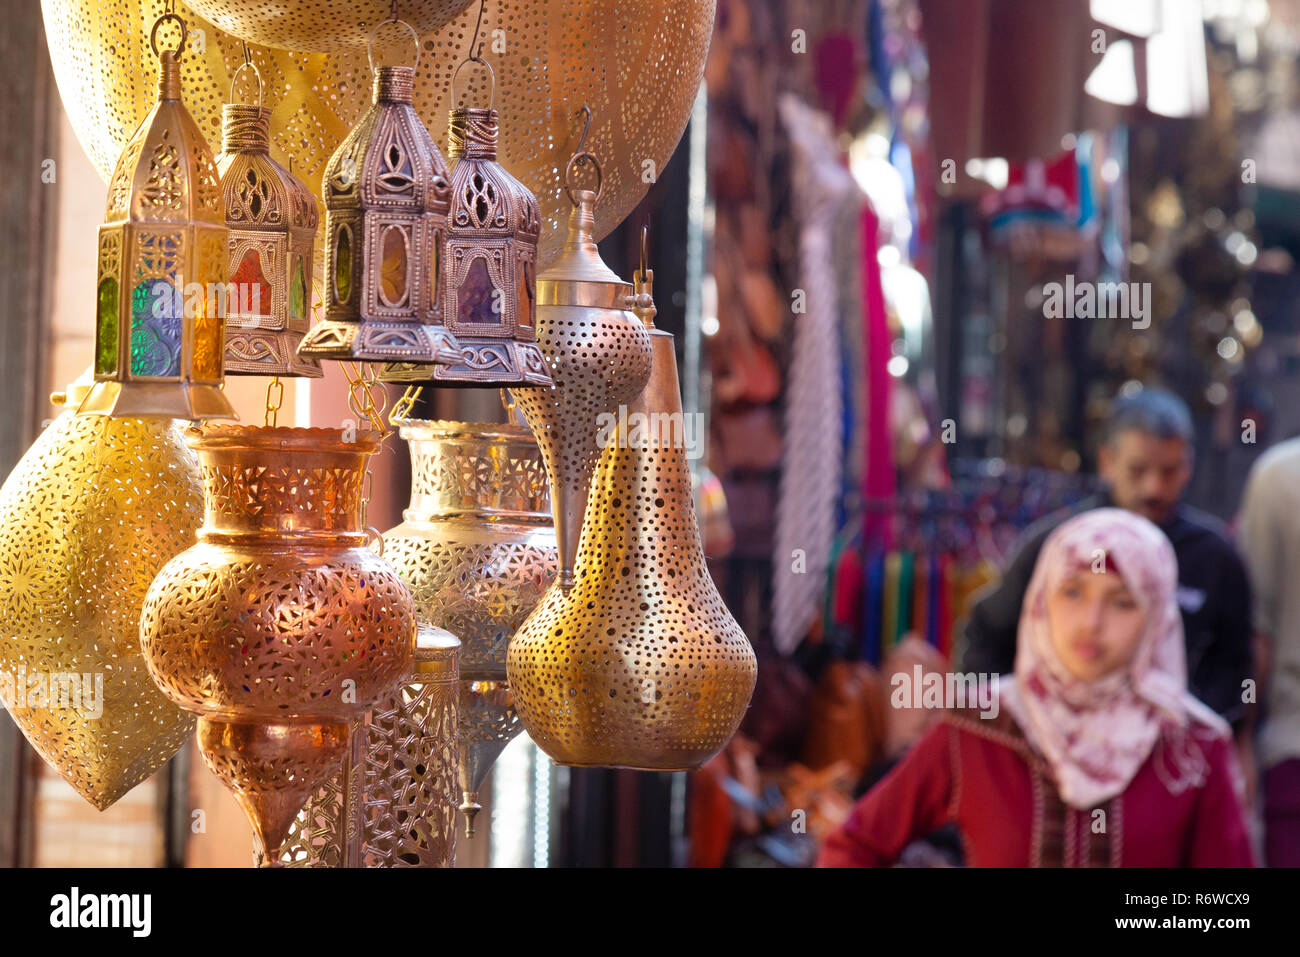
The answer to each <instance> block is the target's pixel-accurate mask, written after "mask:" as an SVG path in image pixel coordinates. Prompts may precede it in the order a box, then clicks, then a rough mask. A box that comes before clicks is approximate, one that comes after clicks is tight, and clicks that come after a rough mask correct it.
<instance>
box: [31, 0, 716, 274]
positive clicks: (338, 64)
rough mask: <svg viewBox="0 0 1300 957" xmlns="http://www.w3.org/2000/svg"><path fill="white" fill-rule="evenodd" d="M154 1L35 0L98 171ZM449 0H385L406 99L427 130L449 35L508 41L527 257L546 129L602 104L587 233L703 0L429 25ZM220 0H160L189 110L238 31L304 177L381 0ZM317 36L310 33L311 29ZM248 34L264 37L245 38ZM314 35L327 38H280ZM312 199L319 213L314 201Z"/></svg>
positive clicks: (616, 191)
mask: <svg viewBox="0 0 1300 957" xmlns="http://www.w3.org/2000/svg"><path fill="white" fill-rule="evenodd" d="M163 2H164V0H41V10H42V13H43V14H44V21H45V32H46V36H47V37H48V39H49V52H50V61H51V64H52V66H53V69H54V76H55V79H56V80H57V81H58V85H59V92H60V93H61V94H62V96H63V103H64V107H65V108H66V110H67V113H68V119H69V122H70V123H71V125H72V128H73V129H74V131H75V132H76V134H77V139H78V140H79V141H80V142H81V144H82V145H83V146H84V147H85V149H86V152H87V153H88V154H89V156H90V159H91V162H92V163H94V165H95V168H96V169H97V170H98V171H99V173H100V175H101V176H103V177H104V178H105V179H108V177H109V175H110V174H111V173H112V172H113V166H114V163H115V162H116V160H117V156H118V154H119V153H120V152H121V150H122V145H123V144H124V143H125V142H126V141H127V138H128V137H129V136H130V133H131V130H133V129H134V128H135V126H136V124H137V123H138V122H139V121H140V118H141V117H143V116H144V114H145V112H146V111H147V110H148V109H149V105H150V104H149V102H148V89H147V87H146V88H144V89H142V88H141V85H140V84H138V83H124V82H122V77H123V76H124V75H126V74H127V72H128V71H131V70H134V69H137V64H138V63H139V62H141V60H142V59H143V57H144V56H145V55H147V53H148V43H149V40H148V35H149V23H150V21H151V19H152V14H151V12H150V11H156V10H159V9H161V8H162V6H163ZM449 2H450V0H419V2H418V3H415V2H408V3H404V4H401V5H400V7H399V9H400V11H401V13H403V14H405V15H406V18H407V19H408V20H409V21H410V22H411V23H412V24H413V25H414V26H415V28H416V29H417V30H418V31H419V32H420V38H421V47H422V49H423V50H425V51H427V54H428V55H426V56H424V57H422V58H421V61H420V69H419V72H418V73H417V74H416V77H415V103H416V104H417V108H418V110H419V113H420V116H421V118H422V119H423V120H424V122H425V124H426V125H427V126H428V128H429V132H430V133H432V134H433V137H434V139H435V140H436V141H437V142H442V141H443V137H444V136H445V129H446V124H447V113H446V108H445V97H444V95H443V94H444V91H445V90H446V89H447V85H448V83H449V81H450V79H451V75H452V73H454V72H455V71H456V70H457V69H458V68H459V66H460V59H459V58H458V57H456V56H455V55H453V54H454V51H456V50H460V49H463V48H464V46H465V43H466V38H467V37H470V36H473V35H475V34H477V35H478V36H481V37H488V38H493V39H494V38H501V39H504V40H506V41H507V42H508V50H507V53H508V55H506V56H502V57H500V58H499V59H498V60H497V62H496V71H497V80H498V88H499V89H500V91H501V98H500V100H499V101H498V102H499V103H501V113H502V119H503V120H504V123H505V125H504V127H503V129H502V131H501V139H500V141H499V155H500V157H501V162H502V163H504V164H505V165H506V166H507V167H508V168H509V169H510V171H511V172H512V173H514V175H515V176H517V177H518V178H519V180H520V181H521V182H523V183H524V185H526V186H527V187H528V188H529V189H531V190H532V191H533V193H534V194H535V195H536V196H537V198H538V200H539V202H540V203H541V214H542V235H541V240H540V245H539V250H538V253H539V259H538V263H539V265H540V266H546V265H547V264H548V263H550V262H552V261H553V260H554V257H555V255H556V253H558V251H559V246H560V244H561V243H562V242H563V240H564V232H563V230H564V221H565V219H566V218H567V216H568V207H569V201H568V199H567V198H566V197H565V195H564V189H563V184H562V183H561V182H560V181H559V178H558V177H557V176H556V171H557V170H559V169H561V168H563V165H564V162H565V161H566V160H567V159H568V158H569V153H570V150H569V148H568V145H567V144H566V142H565V138H564V137H563V136H557V135H556V133H557V131H559V130H560V129H561V128H562V127H563V124H564V122H565V113H566V110H568V109H571V104H574V103H590V104H592V105H593V107H595V109H596V113H597V115H599V116H600V117H601V118H602V119H601V122H600V123H599V124H598V125H596V126H594V127H593V128H592V131H591V138H590V142H591V143H592V144H596V145H592V146H591V149H592V150H593V151H594V152H597V153H599V155H600V156H602V157H603V158H604V159H605V165H606V174H607V175H606V177H605V193H604V195H603V196H602V197H601V204H600V209H599V211H598V219H597V229H596V237H597V238H598V239H599V238H602V237H604V236H605V235H607V234H608V233H609V232H610V230H612V229H613V228H614V227H615V226H617V225H618V224H619V223H620V222H622V221H623V220H624V219H625V218H626V217H627V215H628V214H629V213H630V212H631V211H632V209H633V208H634V207H635V206H636V205H637V203H638V202H640V201H641V199H642V197H644V196H645V195H646V191H647V190H648V189H649V188H650V182H651V181H652V180H654V179H655V178H656V177H658V176H659V175H661V174H662V171H663V170H664V169H665V168H666V167H667V164H668V160H669V157H671V156H672V155H673V150H674V149H675V148H676V147H677V143H678V140H679V139H680V138H681V136H682V131H683V130H684V129H685V128H686V124H687V121H688V120H689V119H690V115H691V109H692V104H694V103H695V102H696V96H697V94H698V93H699V90H700V77H701V75H702V73H703V71H704V63H705V59H706V56H707V54H708V52H709V40H710V38H711V37H712V36H713V21H714V7H715V5H716V0H600V4H599V6H594V5H593V4H592V3H590V2H583V3H575V2H574V0H528V2H526V3H525V2H519V0H509V2H504V3H489V4H487V5H486V7H484V6H482V5H481V4H479V3H473V4H464V5H463V6H462V11H463V12H462V13H461V14H460V15H458V16H456V17H453V18H452V19H451V20H449V21H448V22H446V23H445V24H443V25H442V26H441V27H436V28H435V27H434V22H435V18H436V17H438V16H440V14H439V13H438V12H437V11H438V10H439V8H443V9H446V8H447V4H448V3H449ZM234 5H235V4H233V3H230V4H227V3H226V2H225V0H202V2H200V3H195V4H189V3H186V0H175V3H174V7H175V10H176V12H177V13H179V14H180V15H181V16H183V17H185V18H186V19H188V20H189V21H190V23H191V24H193V25H194V27H195V29H196V32H197V29H199V28H202V30H203V32H204V35H205V37H206V39H207V42H206V44H205V47H204V49H203V50H201V51H199V50H196V51H194V56H193V58H192V59H188V58H187V62H186V79H187V83H189V84H191V87H190V88H191V90H192V92H193V94H194V95H193V97H192V98H191V99H190V108H191V109H192V110H193V112H194V118H195V119H196V120H198V122H199V126H200V127H201V128H202V129H205V130H207V129H216V128H217V126H218V123H219V112H220V111H219V108H218V104H219V103H220V102H221V99H222V94H223V93H224V92H225V90H226V89H227V88H228V87H229V85H230V76H231V72H232V71H233V70H234V69H235V68H236V66H237V65H238V64H239V63H241V62H243V56H242V53H241V49H240V43H241V38H242V39H243V40H247V41H248V43H249V46H250V49H251V52H252V57H253V60H254V61H255V62H256V63H257V64H258V66H260V67H261V68H262V73H263V75H265V76H267V77H268V78H269V77H273V76H274V77H277V78H279V77H283V78H284V79H285V81H284V82H282V81H278V80H277V81H276V82H273V83H269V84H268V88H267V103H266V105H267V106H269V107H271V109H272V111H273V120H272V124H271V128H272V129H275V130H283V131H284V132H285V135H284V136H283V137H281V138H280V140H279V142H278V145H279V146H280V147H281V149H282V151H283V155H285V156H287V157H290V158H292V159H293V167H292V168H293V170H294V172H295V173H297V174H298V175H299V176H301V177H302V178H303V179H304V180H305V181H306V182H308V183H310V184H312V185H315V184H316V183H318V182H320V179H319V177H320V173H321V170H322V169H323V168H324V166H325V163H326V161H328V159H329V157H330V154H331V153H332V152H333V151H334V148H335V147H336V146H338V144H339V142H340V140H342V139H343V137H344V136H345V135H346V134H347V132H348V129H349V128H350V127H351V125H352V124H353V123H354V122H355V121H356V118H357V117H359V116H360V115H361V114H362V113H364V112H365V111H366V107H367V106H368V105H369V102H368V101H369V93H370V80H371V77H370V69H369V66H368V65H367V62H366V50H365V41H366V31H368V30H369V29H370V28H371V25H372V24H374V23H375V22H376V21H377V20H378V19H379V17H375V16H373V15H372V14H373V11H374V9H375V8H376V7H383V8H387V7H388V3H384V2H383V0H361V2H359V3H354V2H352V0H275V2H274V3H268V2H266V0H239V4H238V5H239V6H242V7H245V8H255V9H256V10H257V13H258V16H259V17H260V19H261V21H262V24H261V26H260V27H259V26H255V25H253V24H251V23H249V21H247V20H246V19H244V18H242V17H241V18H240V19H239V20H235V19H233V12H234V11H233V10H228V11H227V14H228V15H226V16H220V15H219V11H220V8H221V7H223V6H226V7H233V6H234ZM345 10H346V14H344V13H341V11H345ZM384 15H385V14H382V13H381V14H380V17H382V16H384ZM480 17H481V24H479V26H478V27H477V28H476V23H477V21H478V20H479V19H480ZM345 19H346V20H347V21H350V23H351V25H346V24H345V23H344V20H345ZM732 22H733V23H734V22H736V18H734V17H733V18H732ZM363 23H364V26H362V24H363ZM322 39H323V40H325V41H326V42H324V43H321V42H318V41H320V40H322ZM491 42H492V41H491V39H489V43H491ZM263 43H267V44H268V45H267V46H259V45H256V44H263ZM345 44H346V49H344V45H345ZM269 47H278V48H279V49H270V48H269ZM326 47H328V48H329V49H330V50H333V51H337V52H333V53H331V55H328V56H323V55H319V54H315V55H313V54H309V53H302V52H293V51H303V50H314V49H319V50H324V49H326ZM289 80H291V81H292V82H287V81H289ZM651 174H653V175H651ZM323 199H324V197H323V194H322V200H323ZM320 209H321V215H324V205H323V202H322V205H321V206H320Z"/></svg>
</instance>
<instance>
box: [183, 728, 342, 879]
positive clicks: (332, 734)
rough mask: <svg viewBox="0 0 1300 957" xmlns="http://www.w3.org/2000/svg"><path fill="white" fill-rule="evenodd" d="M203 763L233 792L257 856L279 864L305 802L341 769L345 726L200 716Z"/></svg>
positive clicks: (199, 739)
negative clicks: (286, 841)
mask: <svg viewBox="0 0 1300 957" xmlns="http://www.w3.org/2000/svg"><path fill="white" fill-rule="evenodd" d="M198 741H199V751H200V753H202V755H203V762H204V763H205V764H206V765H207V766H208V767H209V768H210V769H211V771H212V773H213V774H215V775H216V776H217V777H218V778H220V779H221V783H222V784H224V785H225V786H226V787H227V788H229V789H230V790H231V791H232V792H234V795H235V798H236V799H237V800H238V801H239V804H240V806H241V807H242V808H243V809H244V813H245V814H246V815H248V821H249V823H250V824H251V825H252V826H253V833H254V834H255V835H256V837H257V842H258V845H259V847H258V849H257V852H258V857H259V859H260V860H262V861H263V862H264V863H265V864H267V865H268V866H272V867H274V866H277V864H276V862H277V861H278V860H279V857H280V845H281V844H283V843H284V842H285V840H286V839H287V838H288V836H289V828H290V826H291V825H292V824H293V821H294V818H295V817H296V816H297V814H298V812H299V811H300V810H302V806H303V805H304V804H305V803H307V798H309V797H310V796H311V795H312V794H314V793H315V791H316V789H317V788H319V787H320V786H321V784H323V783H324V782H325V780H326V779H327V778H328V777H329V776H330V775H331V774H333V773H334V772H336V771H337V770H338V769H339V765H340V764H341V763H342V761H343V754H344V752H345V751H346V750H347V746H348V725H347V722H337V723H325V724H312V723H302V724H251V723H247V722H235V721H222V720H220V719H217V718H207V717H201V718H199V729H198Z"/></svg>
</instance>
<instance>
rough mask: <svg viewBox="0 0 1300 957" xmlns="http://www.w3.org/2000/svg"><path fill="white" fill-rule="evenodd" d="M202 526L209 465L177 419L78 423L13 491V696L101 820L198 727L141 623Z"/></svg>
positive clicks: (63, 422) (0, 550) (7, 492)
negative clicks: (149, 658)
mask: <svg viewBox="0 0 1300 957" xmlns="http://www.w3.org/2000/svg"><path fill="white" fill-rule="evenodd" d="M88 388H89V386H88V383H83V384H82V385H81V386H79V387H77V388H76V391H77V392H79V393H80V395H75V394H74V395H73V396H72V397H71V401H72V404H73V405H75V404H76V403H77V402H80V400H81V397H84V395H85V392H86V390H87V389H88ZM202 520H203V490H202V485H201V483H200V480H199V466H198V460H197V459H196V458H195V456H194V453H193V452H191V451H190V450H189V449H188V448H187V447H186V445H185V441H184V437H183V435H182V433H181V431H180V428H179V427H178V423H176V422H174V421H172V420H170V419H135V418H111V417H109V416H103V415H83V414H78V413H75V412H73V411H71V410H69V411H66V412H64V413H62V414H61V415H59V416H58V417H57V418H56V419H55V420H54V422H53V423H51V424H50V425H49V426H48V427H47V428H46V429H45V431H44V432H42V433H41V435H40V437H39V438H38V439H37V440H36V442H35V443H34V444H33V445H32V447H31V448H30V449H28V451H27V454H26V455H24V456H23V458H22V460H21V461H20V462H19V463H18V465H17V466H16V467H15V468H14V470H13V472H11V473H10V475H9V478H8V479H7V480H6V481H5V484H4V487H3V488H2V489H0V621H3V622H4V630H3V633H0V698H3V700H4V706H5V707H6V708H7V709H8V711H9V713H10V715H11V716H12V717H13V719H14V721H15V722H17V724H18V726H19V728H21V729H22V732H23V734H25V735H26V736H27V740H28V741H30V742H31V744H32V747H34V748H35V749H36V751H37V753H38V754H40V756H41V757H43V758H44V759H45V760H46V761H47V762H48V763H49V764H50V765H51V766H52V767H53V768H55V770H57V771H58V772H59V773H60V774H61V775H63V777H64V778H65V779H66V780H67V781H68V783H69V784H71V785H72V786H73V787H74V788H75V789H76V790H77V792H78V793H79V794H80V795H81V796H82V797H84V798H85V799H86V800H87V801H89V802H90V803H91V804H93V805H94V806H95V807H97V808H98V809H99V810H101V811H102V810H104V809H105V808H107V807H108V806H109V805H111V804H113V803H114V802H115V801H116V800H117V799H118V798H120V797H121V796H122V795H124V794H125V793H126V792H127V791H129V790H131V788H133V787H135V785H137V784H139V783H140V782H141V781H143V780H144V779H145V778H147V777H148V776H149V775H151V774H153V773H154V772H155V771H156V770H158V769H159V768H160V767H162V765H163V764H165V763H166V762H167V760H168V759H170V758H171V756H172V755H173V754H175V753H176V751H177V750H178V749H179V748H180V746H181V745H182V744H183V743H184V741H185V739H186V737H188V735H189V734H190V731H191V730H192V729H193V727H194V719H193V717H191V716H190V715H188V714H186V713H185V712H184V711H182V710H181V709H180V708H178V707H177V706H176V705H174V704H172V703H171V702H170V701H168V700H167V699H166V698H165V697H164V696H163V694H162V692H160V691H159V690H158V689H157V688H156V687H155V686H154V683H153V681H152V680H151V679H150V677H149V673H148V671H147V670H146V668H145V663H144V659H143V657H142V655H141V653H140V637H139V636H140V632H139V620H140V608H141V606H142V605H143V604H144V596H145V592H146V591H148V589H149V583H150V582H151V581H152V580H153V576H154V575H155V574H156V573H157V571H158V569H160V568H161V567H162V566H163V564H164V563H165V562H166V561H167V560H168V559H170V558H171V557H172V556H173V555H176V554H178V553H180V552H182V551H184V550H185V549H186V548H188V547H189V546H190V545H192V544H194V536H195V532H196V530H197V529H198V527H199V524H200V523H201V522H202ZM37 692H39V697H38V694H37ZM51 692H53V693H52V694H51Z"/></svg>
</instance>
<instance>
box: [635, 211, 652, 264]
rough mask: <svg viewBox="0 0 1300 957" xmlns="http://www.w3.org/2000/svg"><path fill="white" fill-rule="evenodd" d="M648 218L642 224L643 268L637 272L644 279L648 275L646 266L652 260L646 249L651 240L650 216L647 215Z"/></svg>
mask: <svg viewBox="0 0 1300 957" xmlns="http://www.w3.org/2000/svg"><path fill="white" fill-rule="evenodd" d="M646 220H647V221H646V222H645V223H644V224H643V225H642V226H641V268H640V269H639V270H637V273H636V274H637V275H638V276H640V277H642V278H643V279H644V278H645V275H646V266H647V265H648V264H649V262H650V256H649V254H648V253H647V252H646V249H647V247H648V245H649V241H650V223H649V217H646Z"/></svg>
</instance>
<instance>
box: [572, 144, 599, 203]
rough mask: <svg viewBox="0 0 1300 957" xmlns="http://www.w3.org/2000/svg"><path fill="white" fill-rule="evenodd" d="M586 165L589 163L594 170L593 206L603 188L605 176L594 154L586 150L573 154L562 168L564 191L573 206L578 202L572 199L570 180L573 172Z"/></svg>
mask: <svg viewBox="0 0 1300 957" xmlns="http://www.w3.org/2000/svg"><path fill="white" fill-rule="evenodd" d="M586 163H590V164H591V165H592V166H594V167H595V168H596V197H595V199H593V200H592V205H593V206H594V205H595V204H596V203H597V202H598V201H599V200H600V193H601V190H603V189H604V188H605V175H604V173H602V172H601V169H600V163H599V162H597V160H596V156H595V154H593V153H589V152H587V151H586V150H584V151H583V152H581V153H574V154H573V156H571V157H569V162H568V163H566V164H565V166H564V191H565V192H566V193H568V194H569V202H571V203H573V205H574V206H577V205H578V201H577V200H576V199H574V198H573V183H572V182H570V180H571V178H572V176H573V171H574V170H575V169H576V168H577V167H579V166H582V165H584V164H586Z"/></svg>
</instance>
